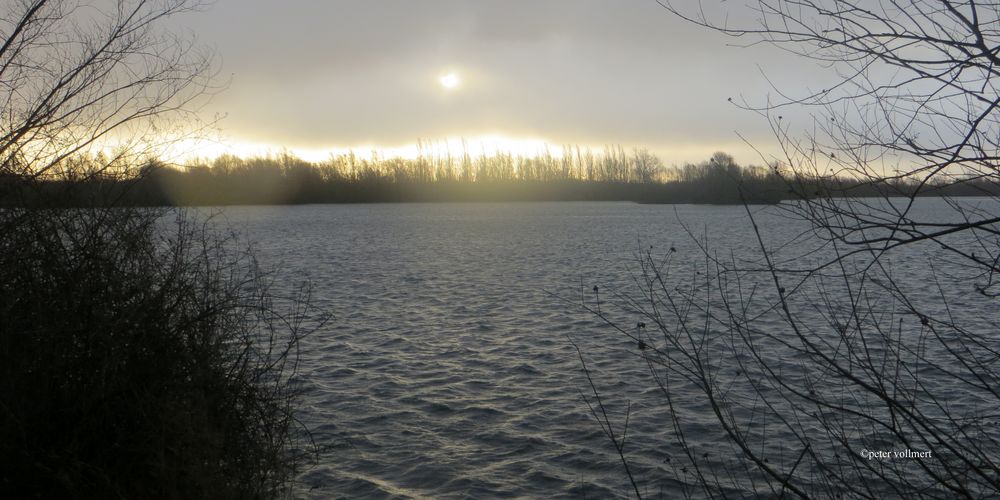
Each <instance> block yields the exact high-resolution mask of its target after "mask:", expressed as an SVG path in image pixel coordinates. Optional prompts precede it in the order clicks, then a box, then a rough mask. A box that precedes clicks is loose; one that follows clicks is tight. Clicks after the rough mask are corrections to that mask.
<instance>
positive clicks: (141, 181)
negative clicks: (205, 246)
mask: <svg viewBox="0 0 1000 500" xmlns="http://www.w3.org/2000/svg"><path fill="white" fill-rule="evenodd" d="M109 163H113V162H109V161H108V160H107V159H106V158H99V157H95V158H88V157H75V158H72V159H67V160H65V161H64V162H62V164H60V166H59V168H56V169H53V170H52V172H51V174H50V175H48V176H47V177H45V178H44V179H42V180H40V181H38V182H35V183H30V184H25V183H23V182H20V181H18V182H15V181H14V180H13V179H10V178H8V179H6V180H0V200H3V203H4V204H5V205H7V206H11V205H30V204H31V203H32V200H33V199H36V198H38V199H41V198H44V199H47V200H51V199H53V198H59V199H62V200H64V203H65V204H67V205H90V204H93V203H97V202H98V201H101V202H103V201H106V200H107V199H108V198H111V199H113V200H114V201H115V202H118V203H125V204H129V205H142V206H187V205H238V204H303V203H372V202H432V201H633V202H639V203H696V204H733V203H743V202H749V203H777V202H780V201H782V200H794V199H799V198H803V197H807V198H813V197H839V196H910V195H911V194H918V195H930V194H934V195H948V196H984V195H994V194H997V188H996V186H995V184H994V183H991V182H986V181H983V180H980V179H977V178H974V177H970V178H967V179H964V180H961V181H955V180H954V179H952V181H951V182H948V183H940V184H935V183H930V184H927V183H924V184H921V183H919V182H917V181H916V180H910V179H907V178H905V177H900V178H891V177H885V178H882V179H879V180H878V181H877V182H872V181H871V180H859V179H856V178H852V177H850V176H848V175H833V174H828V175H822V174H819V173H812V174H809V173H803V171H802V170H801V169H790V168H785V167H783V166H781V165H778V164H773V165H769V166H766V167H762V166H755V165H747V166H744V165H740V164H739V163H737V162H736V160H735V159H734V158H733V157H732V156H730V155H728V154H726V153H722V152H719V153H716V154H714V155H713V156H712V157H711V158H709V159H707V160H705V161H702V162H699V163H688V164H685V165H683V166H681V167H676V166H669V167H668V166H666V165H665V164H664V163H663V161H662V160H661V159H660V158H659V157H657V156H656V155H654V154H652V153H651V152H649V151H648V150H646V149H638V148H637V149H634V150H631V151H626V150H625V149H624V148H621V147H609V148H607V149H605V150H604V151H603V152H599V153H594V152H592V151H590V150H583V149H581V148H579V147H567V148H564V150H563V154H562V155H553V154H550V153H547V154H543V155H540V156H532V157H529V156H519V155H514V154H511V153H497V154H494V155H492V156H472V155H470V154H468V153H463V154H461V155H458V156H450V155H446V156H432V155H420V156H417V157H415V158H399V157H392V158H384V157H379V156H378V155H372V156H370V157H362V156H358V155H355V154H353V153H350V154H344V155H339V156H331V157H330V158H329V159H327V160H324V161H320V162H309V161H306V160H303V159H302V158H299V157H297V156H295V155H293V154H290V153H287V152H286V153H282V154H278V155H268V156H255V157H248V158H242V157H238V156H234V155H222V156H219V157H217V158H214V159H211V160H196V161H193V162H191V163H190V164H188V165H184V166H181V167H174V166H168V165H166V164H165V163H163V162H161V161H158V160H155V159H154V160H149V161H147V162H146V164H145V166H144V167H143V168H141V169H139V170H138V171H136V170H135V169H122V170H118V169H115V168H109ZM95 169H100V171H99V172H98V173H94V172H93V170H95Z"/></svg>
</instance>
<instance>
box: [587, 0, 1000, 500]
mask: <svg viewBox="0 0 1000 500" xmlns="http://www.w3.org/2000/svg"><path fill="white" fill-rule="evenodd" d="M660 4H661V5H663V6H664V7H665V8H666V9H667V10H669V11H670V12H672V13H673V14H675V15H678V16H681V17H683V18H684V19H687V20H688V21H691V22H694V23H696V24H699V25H702V26H704V27H706V28H709V29H713V30H717V31H719V32H722V33H724V34H726V35H730V36H733V37H735V38H736V39H737V40H739V41H740V42H741V43H744V44H746V45H752V44H759V43H766V44H772V45H775V46H777V47H780V48H782V49H786V50H788V51H791V52H793V53H795V54H798V55H800V56H802V57H803V58H804V59H805V60H812V61H816V62H818V63H820V64H821V65H823V66H824V67H826V68H829V70H830V71H831V72H832V73H831V74H834V75H836V79H835V80H833V81H830V82H829V84H828V85H825V86H824V87H825V88H822V89H818V90H815V91H809V90H808V89H806V90H805V91H804V92H802V95H799V96H795V91H794V90H793V91H788V90H785V89H780V88H777V87H776V90H777V91H776V93H777V95H779V96H780V100H777V101H775V100H769V101H767V102H765V103H764V104H763V105H753V104H751V103H750V102H749V101H747V100H742V101H740V102H739V103H738V105H740V106H742V107H744V108H747V109H749V110H752V111H756V112H759V113H760V114H761V115H762V116H764V117H766V119H767V120H768V122H769V123H770V125H771V127H772V129H773V131H774V134H775V137H776V138H777V142H778V144H779V145H780V151H781V154H780V155H777V156H778V157H770V158H767V160H768V161H767V163H768V164H772V165H774V169H775V171H776V172H778V173H779V174H780V175H782V176H783V177H784V178H785V179H786V181H787V186H788V190H789V194H790V195H791V197H792V198H794V200H793V201H791V202H787V203H785V204H783V205H782V206H780V207H777V208H773V209H766V210H758V209H756V208H753V207H751V206H747V208H746V214H747V221H748V222H747V224H748V228H747V233H746V234H745V236H746V237H748V238H749V239H750V240H751V241H753V242H754V246H755V247H756V250H755V251H748V250H742V251H741V252H740V253H736V252H735V251H733V252H720V251H719V250H718V249H716V248H714V245H713V244H712V243H711V240H710V238H708V237H707V236H704V237H699V238H694V235H693V232H690V231H689V234H691V235H692V239H693V240H694V241H696V242H697V243H698V248H699V249H700V252H698V254H699V255H698V257H699V258H697V259H694V258H692V260H693V263H691V262H690V261H689V262H688V264H689V265H693V266H694V268H695V269H697V272H696V273H695V272H692V273H690V274H688V273H683V274H682V273H679V272H678V269H679V267H678V266H679V265H680V262H679V261H680V260H683V259H682V258H681V257H679V256H678V255H677V254H674V253H671V254H668V256H667V257H666V258H665V259H660V258H657V257H655V256H654V255H653V254H652V252H651V251H643V252H641V253H640V255H639V262H640V263H641V266H640V267H639V268H638V269H637V270H636V271H635V274H634V278H635V283H636V287H635V290H636V292H634V293H622V294H620V295H619V296H618V298H619V299H620V302H619V304H620V305H621V306H622V307H623V308H624V310H625V311H628V312H630V313H632V314H635V315H637V316H638V317H639V319H640V324H642V325H644V326H645V325H648V327H647V328H635V329H633V328H626V327H625V326H623V325H622V323H621V321H620V320H612V319H611V318H612V316H611V315H608V314H607V312H606V311H607V310H608V306H607V305H605V306H604V310H605V313H601V312H599V310H598V309H597V308H596V307H593V306H588V307H590V308H591V309H592V310H593V312H594V313H595V314H598V315H600V316H601V317H603V318H607V320H608V323H609V324H611V325H612V326H613V327H615V328H616V329H617V330H618V331H619V332H620V333H622V334H623V335H627V336H628V337H630V338H631V339H632V340H633V341H635V343H636V345H637V347H638V349H637V352H636V354H637V355H638V358H639V359H641V362H643V363H645V364H646V365H647V366H648V369H649V373H650V374H651V375H652V379H651V380H652V383H653V384H655V386H656V387H657V388H659V390H660V394H661V395H662V398H663V400H664V402H665V404H666V407H667V408H668V410H669V411H668V415H669V418H670V422H671V429H672V433H671V434H672V438H671V441H670V442H669V443H664V445H665V446H669V447H672V448H673V449H676V450H678V453H676V454H674V457H675V459H674V461H673V465H672V469H671V470H673V476H674V477H673V478H672V479H674V480H676V481H677V482H678V483H679V484H681V485H683V486H682V487H681V488H679V490H678V491H679V492H680V493H683V494H685V495H688V496H698V497H719V496H723V497H724V496H746V495H751V494H752V495H771V496H785V495H794V496H801V497H813V496H818V497H845V496H846V497H862V498H875V497H884V496H894V497H896V496H898V497H907V498H908V497H933V498H939V497H964V498H981V497H991V496H995V495H997V494H998V492H1000V431H998V427H997V425H998V422H1000V414H998V412H997V410H996V409H997V408H998V407H1000V392H998V387H1000V371H998V369H1000V367H998V365H997V363H998V361H1000V337H998V335H997V333H996V332H997V325H998V319H1000V318H998V317H997V315H996V311H997V310H998V309H997V304H996V303H995V297H996V295H997V291H996V290H995V287H996V282H995V276H996V273H997V270H998V268H997V265H998V262H1000V238H998V236H1000V233H998V230H1000V226H998V222H1000V205H998V204H997V202H996V201H997V200H995V199H993V198H986V199H983V198H979V199H965V201H961V200H959V199H957V198H955V199H953V198H950V197H949V196H948V194H949V193H955V192H959V191H960V190H962V189H968V188H969V187H970V186H973V187H975V188H976V189H981V188H983V187H987V188H990V189H985V190H984V192H983V194H984V195H990V194H991V193H995V192H996V191H995V190H993V189H992V188H993V187H995V186H996V185H997V184H998V182H1000V168H998V167H1000V112H998V110H997V106H998V104H1000V93H998V89H997V87H996V81H998V80H995V79H994V77H995V76H997V72H998V69H1000V65H998V62H1000V60H998V57H1000V4H998V3H996V2H977V1H972V0H969V1H964V2H952V1H947V0H934V1H932V0H911V1H906V2H899V1H894V0H875V1H863V2H856V1H845V0H822V1H810V0H773V1H772V0H758V1H753V2H750V3H749V5H748V6H742V5H733V3H732V2H699V3H697V4H693V3H689V2H668V1H660ZM744 8H745V9H746V11H745V12H742V13H741V10H740V9H744ZM741 20H746V21H747V22H748V23H749V24H743V25H740V24H739V22H741ZM776 85H777V84H776ZM803 110H804V111H803ZM802 116H808V117H809V118H808V122H807V123H801V120H802ZM804 178H808V179H819V180H820V181H825V182H821V185H823V188H822V189H819V190H815V191H814V190H813V189H815V186H816V184H815V183H804V182H801V181H802V179H804ZM845 180H850V181H851V182H848V183H845V182H844V181H845ZM902 181H907V182H905V183H904V182H902ZM847 184H853V185H855V186H857V185H864V186H866V189H867V190H868V192H867V194H866V197H860V196H858V195H857V194H856V192H852V191H851V190H850V189H845V188H844V186H845V185H847ZM806 185H810V186H812V188H811V189H810V190H809V191H808V192H807V191H805V190H804V186H806ZM966 194H967V193H966ZM927 195H935V196H933V199H929V200H918V198H921V197H924V196H927ZM687 257H691V256H687ZM630 324H631V323H630ZM706 426H708V427H710V428H711V429H713V432H714V433H716V435H717V436H721V437H722V439H721V442H722V443H723V445H722V446H721V447H720V446H718V445H715V446H707V445H705V441H706V440H707V439H706V438H705V436H704V433H705V432H706V431H705V430H704V429H705V428H706ZM633 439H635V438H633ZM616 446H617V444H616Z"/></svg>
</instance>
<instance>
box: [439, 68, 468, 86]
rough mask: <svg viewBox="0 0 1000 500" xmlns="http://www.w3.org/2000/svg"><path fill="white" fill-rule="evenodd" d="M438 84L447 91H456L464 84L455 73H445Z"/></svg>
mask: <svg viewBox="0 0 1000 500" xmlns="http://www.w3.org/2000/svg"><path fill="white" fill-rule="evenodd" d="M438 83H440V84H441V86H442V87H444V89H445V90H454V89H456V88H458V86H459V85H461V84H462V79H461V78H459V77H458V74H457V73H455V72H450V73H445V74H443V75H441V77H440V78H438Z"/></svg>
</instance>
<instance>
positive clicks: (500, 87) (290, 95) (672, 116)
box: [177, 0, 808, 164]
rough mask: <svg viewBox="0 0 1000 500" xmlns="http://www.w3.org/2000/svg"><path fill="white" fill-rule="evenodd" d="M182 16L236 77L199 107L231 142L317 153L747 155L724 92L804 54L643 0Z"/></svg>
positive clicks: (425, 2)
mask: <svg viewBox="0 0 1000 500" xmlns="http://www.w3.org/2000/svg"><path fill="white" fill-rule="evenodd" d="M177 22H179V23H181V24H183V27H184V28H185V29H187V30H190V32H192V33H194V34H195V35H196V36H197V37H198V39H199V40H200V42H201V43H203V44H205V45H207V46H209V47H211V48H213V49H214V50H215V51H216V53H217V55H218V56H219V58H220V63H221V71H222V76H228V77H230V78H231V82H230V84H229V87H228V89H226V90H225V91H224V92H222V93H221V94H219V95H218V96H216V97H215V99H214V100H213V102H212V104H211V105H210V109H208V110H207V111H208V112H209V113H214V112H219V113H225V114H226V118H225V119H224V120H223V121H222V122H221V128H222V130H223V133H224V136H225V138H226V140H227V141H230V142H232V143H234V144H235V143H242V144H261V145H268V146H272V147H288V148H291V149H293V150H301V151H311V152H312V153H314V154H315V152H318V151H325V150H329V149H335V148H344V147H356V148H365V147H368V146H376V147H385V148H392V147H400V146H404V145H406V144H412V143H415V142H416V141H417V140H419V139H425V140H442V139H446V138H454V137H466V138H469V139H471V140H473V141H475V140H476V138H478V137H481V136H491V135H494V136H496V135H499V136H506V137H510V138H514V139H541V140H545V141H547V142H548V143H550V144H553V145H561V144H565V143H573V144H581V145H584V146H597V147H600V146H601V145H604V144H620V145H622V146H625V147H633V146H646V147H649V148H650V149H652V150H654V151H655V152H657V153H659V154H661V155H662V156H663V158H664V160H665V161H666V162H667V164H671V163H677V164H680V163H683V162H685V161H696V160H701V159H704V158H707V156H708V155H710V154H711V153H712V152H714V151H717V150H725V151H729V152H732V153H733V154H735V155H736V156H737V159H738V160H742V161H745V162H758V159H757V158H755V157H754V156H753V155H752V154H751V153H750V152H749V149H748V148H747V147H746V146H744V145H743V144H742V141H741V140H740V139H739V138H738V137H737V135H736V134H737V132H740V133H742V134H743V135H744V136H746V137H748V138H749V139H750V140H751V141H752V142H754V143H755V144H756V145H758V146H760V147H764V148H767V147H768V146H770V145H771V144H772V143H773V142H774V141H773V139H772V138H771V136H770V133H769V131H768V129H767V124H766V122H765V121H764V120H763V119H762V118H760V117H759V116H757V115H754V114H752V113H749V112H746V111H741V110H739V109H737V108H736V107H734V106H733V105H732V104H730V103H728V102H727V98H729V97H737V96H739V95H741V94H742V95H745V96H747V97H749V98H752V99H757V100H762V99H764V98H765V97H766V95H767V93H768V92H769V87H768V86H767V83H766V81H765V79H764V77H763V76H762V75H761V70H763V71H764V72H766V74H767V75H768V76H769V77H770V78H772V79H773V80H775V81H777V82H784V81H789V80H791V81H795V79H796V78H801V74H800V73H801V71H802V68H801V66H800V65H801V64H808V63H803V62H801V61H796V60H793V59H791V58H789V57H786V56H781V55H778V54H777V52H776V51H775V50H773V49H769V48H767V47H754V48H739V47H734V46H731V45H730V44H732V43H733V42H734V40H732V39H728V38H726V37H723V36H721V35H718V34H715V33H711V32H707V31H705V30H703V29H701V28H698V27H696V26H692V25H690V24H687V23H685V22H684V21H682V20H680V19H677V18H675V17H672V16H671V15H670V14H669V13H668V12H666V11H665V10H664V9H663V8H662V7H660V6H659V5H657V3H656V2H655V1H653V0H605V1H600V0H530V1H529V0H523V1H517V0H504V1H476V2H473V1H458V0H455V1H444V0H421V1H413V0H356V1H344V0H340V1H329V0H287V1H281V2H279V1H274V0H217V1H216V2H215V3H214V4H213V5H211V6H210V7H209V8H208V10H207V11H205V12H199V13H195V14H189V15H185V16H184V17H183V18H181V19H178V20H177ZM448 73H454V74H455V75H457V77H458V79H459V80H460V84H459V85H458V86H457V87H456V88H454V89H451V90H449V89H446V88H444V87H443V86H442V85H441V83H440V81H439V79H440V77H441V76H442V75H445V74H448Z"/></svg>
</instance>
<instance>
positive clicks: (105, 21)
mask: <svg viewBox="0 0 1000 500" xmlns="http://www.w3.org/2000/svg"><path fill="white" fill-rule="evenodd" d="M198 4H199V2H198V0H95V1H84V0H78V1H73V0H12V1H10V2H6V3H5V5H4V6H2V7H0V172H2V173H3V174H7V175H10V174H13V175H18V176H26V177H31V178H40V177H43V176H47V175H52V174H56V173H59V172H58V170H59V169H60V168H62V165H63V161H64V160H65V159H67V158H71V157H73V156H75V155H80V154H93V153H96V152H99V151H102V150H105V149H107V150H110V151H114V152H113V153H112V154H110V155H108V156H109V158H108V159H107V160H106V161H104V162H103V163H104V166H105V167H107V168H116V169H120V168H124V167H123V165H125V164H134V163H135V160H136V158H138V157H140V156H141V155H143V154H146V153H147V152H148V148H149V147H150V146H151V145H152V144H155V143H156V142H157V141H161V140H163V139H162V138H163V137H169V136H170V134H171V133H175V132H176V129H175V127H174V126H175V125H176V124H177V123H178V121H183V120H192V119H193V116H192V115H190V114H185V113H187V112H190V111H193V107H192V106H193V104H195V100H196V99H198V98H199V97H202V96H204V95H206V90H208V89H209V77H210V76H211V74H210V73H211V69H212V65H211V58H210V57H209V55H207V54H204V53H199V52H198V51H196V50H195V46H194V44H193V42H192V41H191V40H189V39H186V38H184V37H182V36H179V35H175V34H172V33H169V32H167V31H166V30H164V27H163V26H162V24H163V23H162V22H161V21H163V20H165V19H166V18H168V17H171V16H175V15H177V14H180V13H183V12H186V11H189V10H192V9H195V8H197V7H198Z"/></svg>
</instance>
